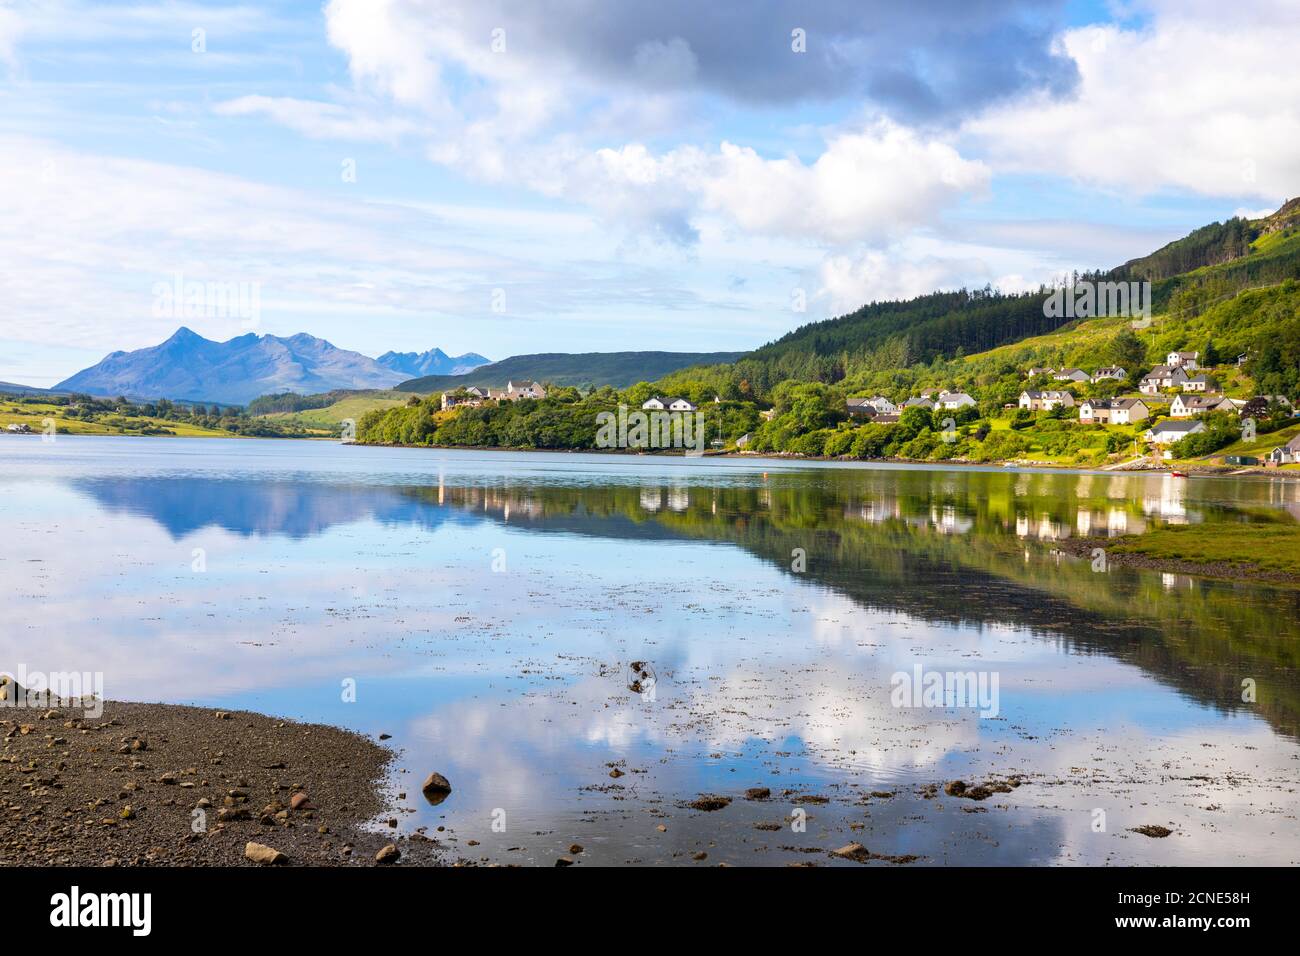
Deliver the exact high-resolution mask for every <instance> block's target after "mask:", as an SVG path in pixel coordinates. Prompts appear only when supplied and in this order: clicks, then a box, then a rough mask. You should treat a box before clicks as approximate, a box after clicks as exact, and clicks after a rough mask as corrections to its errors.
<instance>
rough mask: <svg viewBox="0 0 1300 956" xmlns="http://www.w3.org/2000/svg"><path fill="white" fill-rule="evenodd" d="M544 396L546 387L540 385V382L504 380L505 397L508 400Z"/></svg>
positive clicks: (540, 397)
mask: <svg viewBox="0 0 1300 956" xmlns="http://www.w3.org/2000/svg"><path fill="white" fill-rule="evenodd" d="M545 397H546V389H544V388H543V387H542V383H541V382H528V381H523V382H506V398H507V399H509V400H510V401H512V402H513V401H518V400H519V399H521V398H537V399H542V398H545Z"/></svg>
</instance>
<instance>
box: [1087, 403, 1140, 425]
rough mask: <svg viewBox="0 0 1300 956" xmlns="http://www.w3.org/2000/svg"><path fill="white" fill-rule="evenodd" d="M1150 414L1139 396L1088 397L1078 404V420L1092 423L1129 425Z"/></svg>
mask: <svg viewBox="0 0 1300 956" xmlns="http://www.w3.org/2000/svg"><path fill="white" fill-rule="evenodd" d="M1150 416H1151V409H1149V408H1148V407H1147V403H1146V402H1144V401H1142V399H1140V398H1112V399H1108V400H1102V399H1095V398H1090V399H1087V400H1086V401H1084V402H1083V404H1081V405H1080V406H1079V421H1081V422H1087V423H1090V424H1094V425H1131V424H1133V423H1134V422H1140V421H1144V420H1146V419H1147V418H1149V417H1150Z"/></svg>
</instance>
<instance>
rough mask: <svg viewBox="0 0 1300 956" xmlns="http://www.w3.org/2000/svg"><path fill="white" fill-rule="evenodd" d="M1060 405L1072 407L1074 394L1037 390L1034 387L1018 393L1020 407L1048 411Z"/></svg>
mask: <svg viewBox="0 0 1300 956" xmlns="http://www.w3.org/2000/svg"><path fill="white" fill-rule="evenodd" d="M1061 406H1064V407H1065V408H1073V407H1074V396H1073V395H1071V394H1070V393H1069V392H1058V391H1053V390H1047V391H1039V390H1038V389H1036V388H1031V389H1028V390H1027V391H1023V392H1021V393H1020V407H1021V408H1027V409H1029V410H1030V411H1031V412H1050V411H1051V410H1052V409H1054V408H1058V407H1061Z"/></svg>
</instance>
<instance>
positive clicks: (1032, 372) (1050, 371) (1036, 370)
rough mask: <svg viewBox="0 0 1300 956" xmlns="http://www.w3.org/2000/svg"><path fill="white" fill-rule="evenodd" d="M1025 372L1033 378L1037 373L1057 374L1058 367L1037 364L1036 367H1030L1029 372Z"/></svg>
mask: <svg viewBox="0 0 1300 956" xmlns="http://www.w3.org/2000/svg"><path fill="white" fill-rule="evenodd" d="M1025 374H1026V375H1028V376H1029V377H1030V378H1033V377H1034V376H1035V375H1055V374H1056V369H1054V368H1038V367H1037V366H1035V367H1034V368H1031V369H1030V370H1029V371H1028V372H1026V373H1025Z"/></svg>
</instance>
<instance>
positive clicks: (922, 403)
mask: <svg viewBox="0 0 1300 956" xmlns="http://www.w3.org/2000/svg"><path fill="white" fill-rule="evenodd" d="M903 407H904V408H925V409H929V410H931V411H933V410H934V399H932V398H931V397H930V396H929V395H913V396H912V397H911V398H909V399H908V400H907V401H905V402H904V403H903Z"/></svg>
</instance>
